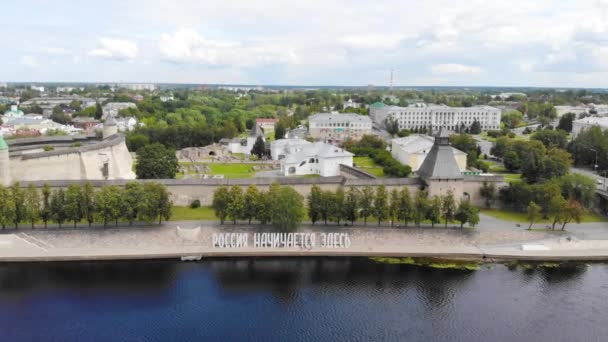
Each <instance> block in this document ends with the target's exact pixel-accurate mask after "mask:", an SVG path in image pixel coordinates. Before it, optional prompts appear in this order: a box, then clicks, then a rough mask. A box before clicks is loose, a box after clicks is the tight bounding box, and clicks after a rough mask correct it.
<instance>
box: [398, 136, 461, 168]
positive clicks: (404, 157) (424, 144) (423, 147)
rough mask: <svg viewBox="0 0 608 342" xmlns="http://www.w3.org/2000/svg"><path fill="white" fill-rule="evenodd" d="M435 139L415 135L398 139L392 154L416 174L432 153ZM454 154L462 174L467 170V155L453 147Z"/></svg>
mask: <svg viewBox="0 0 608 342" xmlns="http://www.w3.org/2000/svg"><path fill="white" fill-rule="evenodd" d="M434 142H435V138H433V137H431V136H428V135H422V134H413V135H410V136H407V137H404V138H396V139H393V140H392V141H391V154H392V156H393V158H395V159H397V160H398V161H399V162H401V164H404V165H409V166H410V167H411V168H412V171H414V172H416V171H418V169H420V166H422V163H423V162H424V160H425V159H426V158H427V156H428V154H429V152H430V151H431V149H432V147H433V144H434ZM450 148H451V150H452V154H453V155H454V158H455V160H456V163H457V165H458V168H459V169H460V171H461V172H463V171H465V170H466V169H467V154H466V153H464V152H462V151H460V150H458V149H456V148H454V147H451V146H450Z"/></svg>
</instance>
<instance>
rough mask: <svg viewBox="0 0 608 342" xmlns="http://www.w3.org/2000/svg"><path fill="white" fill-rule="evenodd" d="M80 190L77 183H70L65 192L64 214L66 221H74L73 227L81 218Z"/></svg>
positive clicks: (81, 201)
mask: <svg viewBox="0 0 608 342" xmlns="http://www.w3.org/2000/svg"><path fill="white" fill-rule="evenodd" d="M82 203H83V200H82V191H81V189H80V185H79V184H71V185H70V186H68V189H67V191H66V193H65V214H66V219H67V220H68V221H72V222H74V228H76V224H78V222H80V220H82V218H83V216H84V215H83V210H82Z"/></svg>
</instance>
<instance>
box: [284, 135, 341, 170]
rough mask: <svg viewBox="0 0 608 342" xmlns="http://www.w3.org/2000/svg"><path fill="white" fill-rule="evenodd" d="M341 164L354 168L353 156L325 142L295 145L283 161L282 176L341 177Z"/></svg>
mask: <svg viewBox="0 0 608 342" xmlns="http://www.w3.org/2000/svg"><path fill="white" fill-rule="evenodd" d="M341 164H343V165H346V166H350V167H352V166H353V154H352V153H350V152H348V151H346V150H344V149H342V148H340V147H337V146H334V145H331V144H327V143H324V142H315V143H310V144H308V145H306V144H302V145H299V146H295V145H294V148H293V149H290V150H289V152H288V153H287V154H286V155H285V157H284V158H282V159H281V174H282V175H284V176H294V175H320V176H321V177H332V176H339V175H340V165H341Z"/></svg>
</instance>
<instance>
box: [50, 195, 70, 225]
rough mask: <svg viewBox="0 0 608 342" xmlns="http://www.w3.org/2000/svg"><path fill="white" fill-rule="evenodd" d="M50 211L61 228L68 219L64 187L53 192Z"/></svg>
mask: <svg viewBox="0 0 608 342" xmlns="http://www.w3.org/2000/svg"><path fill="white" fill-rule="evenodd" d="M50 212H51V217H52V219H53V221H55V222H57V223H58V224H59V228H61V226H62V225H63V223H64V222H65V220H66V219H67V213H66V211H65V191H64V190H63V189H58V190H55V191H53V192H52V194H51V202H50Z"/></svg>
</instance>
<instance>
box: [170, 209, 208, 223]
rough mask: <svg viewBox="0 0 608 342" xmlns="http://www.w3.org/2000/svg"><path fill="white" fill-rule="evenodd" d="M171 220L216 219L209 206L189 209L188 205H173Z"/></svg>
mask: <svg viewBox="0 0 608 342" xmlns="http://www.w3.org/2000/svg"><path fill="white" fill-rule="evenodd" d="M171 220H172V221H195V220H211V221H215V220H217V217H215V213H214V212H213V209H211V207H200V208H196V209H191V208H190V207H178V206H175V207H173V215H171Z"/></svg>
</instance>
